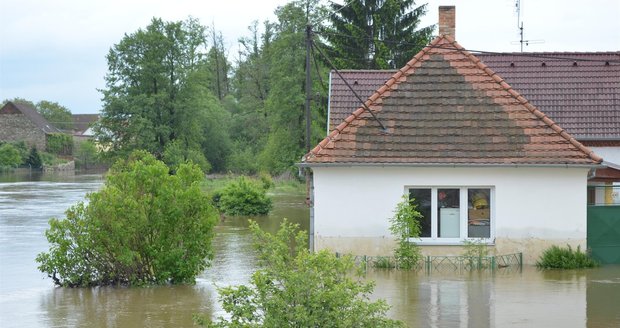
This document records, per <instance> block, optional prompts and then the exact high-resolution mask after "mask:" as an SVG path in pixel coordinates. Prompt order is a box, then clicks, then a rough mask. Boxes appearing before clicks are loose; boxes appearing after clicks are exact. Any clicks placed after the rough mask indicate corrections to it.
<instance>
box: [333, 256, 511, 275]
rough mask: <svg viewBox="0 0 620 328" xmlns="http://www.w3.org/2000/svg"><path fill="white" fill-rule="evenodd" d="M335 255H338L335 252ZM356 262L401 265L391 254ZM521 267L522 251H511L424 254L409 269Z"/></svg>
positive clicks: (356, 258)
mask: <svg viewBox="0 0 620 328" xmlns="http://www.w3.org/2000/svg"><path fill="white" fill-rule="evenodd" d="M336 256H340V254H339V253H336ZM353 260H354V261H355V263H356V264H358V265H360V266H362V267H363V268H364V269H368V268H369V267H370V268H380V269H400V268H401V267H402V266H401V265H400V264H399V262H398V260H397V259H396V258H394V257H392V256H366V255H361V256H353ZM515 268H516V269H519V270H520V269H522V268H523V253H512V254H503V255H490V256H466V255H453V256H430V255H429V256H425V257H423V258H422V260H421V261H419V262H418V263H416V265H415V266H414V267H413V268H412V269H411V270H413V271H422V270H424V271H426V272H427V273H431V272H448V271H458V272H467V271H478V270H491V271H496V270H505V269H506V270H512V269H515Z"/></svg>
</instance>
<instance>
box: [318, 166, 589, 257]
mask: <svg viewBox="0 0 620 328" xmlns="http://www.w3.org/2000/svg"><path fill="white" fill-rule="evenodd" d="M313 171H314V197H315V198H314V232H315V245H316V246H317V248H330V249H333V250H335V251H341V252H351V253H355V254H359V255H387V254H391V250H392V247H393V244H392V243H391V242H392V236H391V235H390V233H389V230H388V227H389V222H388V219H389V218H390V217H391V216H392V215H393V210H394V207H395V205H396V203H398V202H399V201H400V199H401V196H402V195H403V194H405V187H407V186H408V187H410V186H432V187H442V186H443V187H475V186H492V187H493V188H494V192H495V194H494V195H495V202H494V203H493V204H492V210H493V211H494V216H493V218H492V219H493V220H494V221H493V223H492V224H493V227H492V229H493V230H494V232H495V233H494V237H495V238H496V239H495V247H496V248H497V250H498V251H501V252H502V253H506V252H510V251H526V250H525V249H526V248H530V249H531V250H530V251H529V252H527V253H529V254H530V255H531V256H537V255H538V254H539V253H540V251H541V249H536V250H534V249H533V248H544V247H547V246H548V245H549V243H555V244H559V245H565V244H566V243H570V244H573V245H581V246H582V247H585V240H586V183H587V173H588V169H587V168H524V167H519V168H516V167H513V168H449V167H445V168H406V167H330V168H328V167H317V168H313ZM534 254H536V255H534ZM528 258H529V257H528Z"/></svg>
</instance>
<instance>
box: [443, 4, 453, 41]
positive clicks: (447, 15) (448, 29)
mask: <svg viewBox="0 0 620 328" xmlns="http://www.w3.org/2000/svg"><path fill="white" fill-rule="evenodd" d="M455 22H456V7H455V6H439V35H449V36H450V37H452V38H453V39H455V36H456V28H455V25H456V24H455Z"/></svg>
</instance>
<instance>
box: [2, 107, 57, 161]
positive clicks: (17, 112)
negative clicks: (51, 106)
mask: <svg viewBox="0 0 620 328" xmlns="http://www.w3.org/2000/svg"><path fill="white" fill-rule="evenodd" d="M53 133H62V131H60V130H59V129H58V128H56V127H55V126H53V125H52V124H50V123H49V122H48V121H47V120H46V119H45V118H44V117H43V116H41V114H39V113H38V112H37V111H36V110H35V109H34V108H32V107H30V106H28V105H26V104H21V103H13V102H10V101H9V102H7V103H6V104H5V105H4V106H3V107H2V108H1V109H0V141H4V142H17V141H24V142H25V143H26V144H27V145H28V146H29V147H33V146H34V147H36V148H37V149H38V150H41V151H44V150H46V147H47V146H46V145H47V136H48V135H50V134H53Z"/></svg>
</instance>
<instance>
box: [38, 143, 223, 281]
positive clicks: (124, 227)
mask: <svg viewBox="0 0 620 328" xmlns="http://www.w3.org/2000/svg"><path fill="white" fill-rule="evenodd" d="M168 172H169V170H168V167H167V166H166V164H164V163H163V162H160V161H157V160H156V159H155V158H154V157H153V156H152V155H150V154H148V153H145V152H135V153H133V154H132V156H131V157H130V159H129V160H128V161H126V162H124V161H119V162H117V163H116V164H115V165H114V166H113V167H112V169H111V170H110V173H109V174H108V176H107V177H106V181H105V185H104V187H103V188H102V189H101V190H100V191H98V192H94V193H91V194H88V195H87V197H86V198H87V200H88V202H79V203H78V204H77V205H75V206H72V207H71V208H69V209H68V210H67V212H66V215H67V217H66V219H55V218H54V219H51V220H50V228H49V229H48V230H47V231H46V232H45V236H46V237H47V240H48V242H49V243H50V249H49V251H48V252H44V253H40V254H39V255H38V256H37V259H36V261H37V262H39V264H40V265H39V270H41V271H42V272H44V273H46V274H47V275H48V276H49V277H50V278H52V279H53V280H54V283H55V284H56V285H59V286H65V287H87V286H101V285H147V284H164V283H192V282H194V279H195V277H196V276H197V275H198V274H199V273H201V272H202V271H203V270H204V269H205V267H206V266H207V265H208V264H209V261H210V259H211V257H212V251H211V238H212V236H213V228H214V226H215V223H216V221H217V212H216V211H215V209H214V208H213V207H212V205H211V202H209V200H208V197H207V196H206V195H205V194H203V192H202V191H201V190H200V189H199V185H198V184H199V182H200V181H201V180H202V179H203V173H202V171H201V170H200V169H199V168H198V167H197V166H196V165H190V164H180V165H179V168H178V170H177V172H176V174H175V175H170V174H169V173H168Z"/></svg>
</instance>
